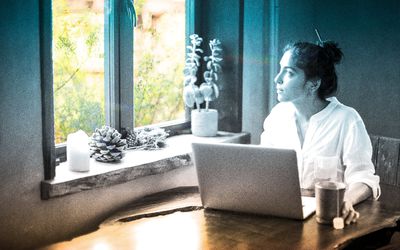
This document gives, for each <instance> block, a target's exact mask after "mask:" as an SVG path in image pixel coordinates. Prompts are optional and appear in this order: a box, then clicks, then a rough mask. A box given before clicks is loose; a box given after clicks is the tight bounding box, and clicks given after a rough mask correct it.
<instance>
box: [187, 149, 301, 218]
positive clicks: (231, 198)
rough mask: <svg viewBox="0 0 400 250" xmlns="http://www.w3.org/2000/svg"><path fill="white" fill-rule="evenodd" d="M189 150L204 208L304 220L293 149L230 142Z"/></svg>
mask: <svg viewBox="0 0 400 250" xmlns="http://www.w3.org/2000/svg"><path fill="white" fill-rule="evenodd" d="M192 148H193V155H194V163H195V166H196V171H197V177H198V181H199V189H200V196H201V199H202V202H203V206H204V207H206V208H214V209H223V210H231V211H237V212H247V213H256V214H265V215H274V216H280V217H286V218H294V219H304V218H303V211H302V203H301V194H300V184H299V177H298V169H297V160H296V152H295V151H294V150H287V149H272V148H265V147H261V146H258V145H244V144H231V143H193V144H192Z"/></svg>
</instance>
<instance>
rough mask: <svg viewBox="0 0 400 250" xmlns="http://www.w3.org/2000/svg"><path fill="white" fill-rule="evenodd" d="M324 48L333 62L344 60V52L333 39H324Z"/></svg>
mask: <svg viewBox="0 0 400 250" xmlns="http://www.w3.org/2000/svg"><path fill="white" fill-rule="evenodd" d="M322 48H323V50H324V52H325V53H326V55H327V56H328V57H329V58H330V59H331V60H332V62H333V63H335V64H337V63H339V62H340V61H341V60H342V57H343V52H342V50H341V49H340V48H339V47H338V44H337V43H335V42H333V41H324V42H322Z"/></svg>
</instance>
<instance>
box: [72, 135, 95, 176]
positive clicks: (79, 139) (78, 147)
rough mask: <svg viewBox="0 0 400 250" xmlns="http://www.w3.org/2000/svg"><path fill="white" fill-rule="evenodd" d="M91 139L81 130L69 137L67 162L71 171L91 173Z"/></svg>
mask: <svg viewBox="0 0 400 250" xmlns="http://www.w3.org/2000/svg"><path fill="white" fill-rule="evenodd" d="M88 141H89V137H88V136H87V134H86V133H85V132H83V131H82V130H79V131H78V132H76V133H72V134H69V135H68V136H67V162H68V165H69V169H70V170H71V171H78V172H85V171H89V166H90V163H89V158H90V155H89V144H88Z"/></svg>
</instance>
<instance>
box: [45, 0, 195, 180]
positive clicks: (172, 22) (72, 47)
mask: <svg viewBox="0 0 400 250" xmlns="http://www.w3.org/2000/svg"><path fill="white" fill-rule="evenodd" d="M133 4H134V5H135V7H136V10H135V8H134V6H133ZM50 6H52V7H50ZM194 7H195V0H186V1H185V0H168V1H167V0H166V1H162V3H161V2H160V1H156V0H137V1H134V2H133V1H132V0H85V1H82V0H52V1H51V0H44V1H41V2H40V8H41V16H40V18H41V34H42V35H41V55H42V64H41V65H42V75H43V79H42V89H43V90H44V92H43V93H44V94H43V96H42V99H43V121H44V123H43V132H44V134H46V135H45V137H44V144H43V148H44V152H45V153H44V154H45V155H44V158H46V160H45V161H46V162H45V165H46V166H50V167H46V170H45V172H46V177H45V179H52V178H53V176H54V165H55V163H54V162H55V155H57V157H59V156H61V160H63V159H62V156H63V155H65V144H63V142H65V141H66V136H67V135H68V134H69V133H71V132H74V131H76V130H78V129H82V130H84V131H85V132H86V133H87V134H88V135H90V134H91V133H92V132H93V131H94V129H95V128H96V127H101V126H102V125H103V124H107V125H111V126H113V127H115V128H117V129H118V130H119V131H122V130H123V129H124V128H133V127H135V126H136V127H138V126H144V125H150V124H156V123H160V122H163V124H162V126H167V128H168V129H177V130H179V129H182V128H187V127H188V126H189V122H188V121H187V119H186V118H185V109H184V105H183V102H182V85H183V84H182V77H183V76H182V69H183V65H184V56H185V46H184V45H185V43H186V41H185V37H186V36H187V35H186V34H189V33H193V32H194V19H195V15H194V14H195V12H194V9H195V8H194ZM135 11H136V13H135ZM136 14H137V15H136ZM135 17H137V18H135ZM136 22H137V26H136V28H135V29H134V28H133V25H134V23H136ZM177 28H179V32H178V31H177ZM134 32H135V34H134ZM166 32H167V33H169V34H166ZM171 32H173V34H174V35H173V36H171ZM171 37H172V39H171ZM177 46H178V47H180V48H181V50H179V49H177ZM134 48H135V50H134ZM51 59H52V60H51ZM48 64H51V65H52V68H51V67H49V65H48ZM49 90H51V91H49ZM50 101H51V103H52V105H49V103H50ZM46 103H47V104H46ZM53 105H54V106H53ZM186 113H187V112H186ZM167 121H169V123H164V122H167ZM171 121H174V122H172V123H171ZM166 124H167V125H166ZM171 124H172V125H171ZM53 126H54V127H53ZM49 131H53V132H54V133H53V134H52V135H49ZM172 132H173V130H172ZM51 139H52V140H51ZM54 146H56V147H55V150H54ZM64 157H65V156H64ZM64 160H65V158H64Z"/></svg>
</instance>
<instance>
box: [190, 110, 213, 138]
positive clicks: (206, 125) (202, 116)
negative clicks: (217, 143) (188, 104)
mask: <svg viewBox="0 0 400 250" xmlns="http://www.w3.org/2000/svg"><path fill="white" fill-rule="evenodd" d="M191 118H192V134H193V135H195V136H216V135H217V131H218V111H217V110H216V109H209V110H208V111H206V110H205V109H201V110H200V112H199V111H198V110H197V109H194V110H192V114H191Z"/></svg>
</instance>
